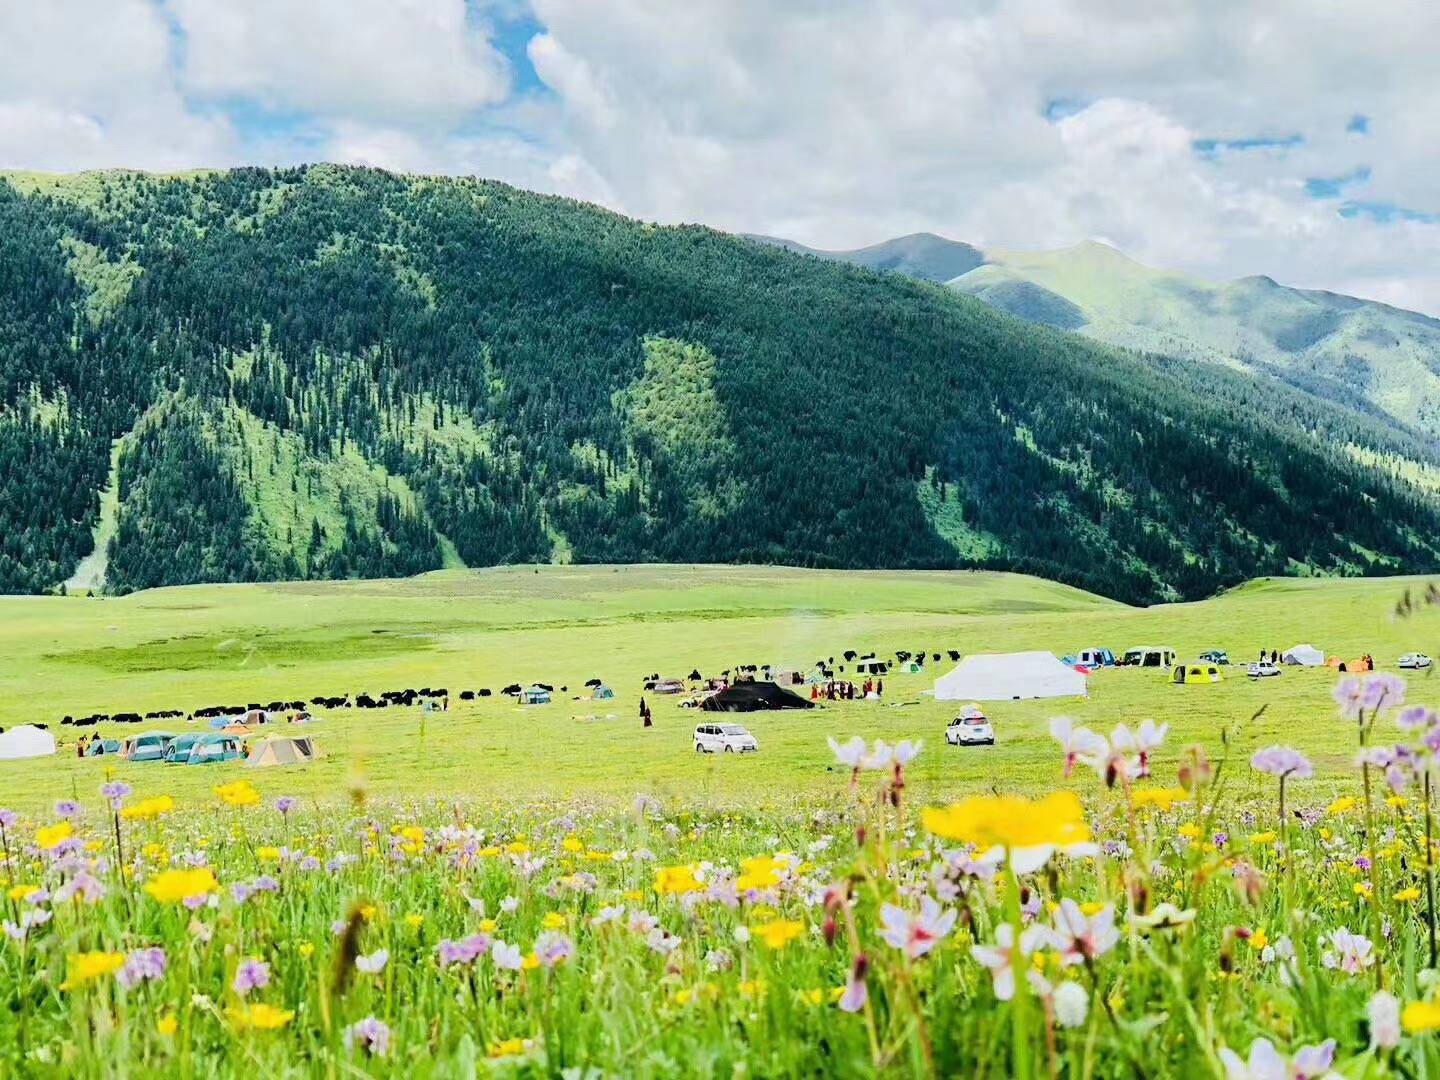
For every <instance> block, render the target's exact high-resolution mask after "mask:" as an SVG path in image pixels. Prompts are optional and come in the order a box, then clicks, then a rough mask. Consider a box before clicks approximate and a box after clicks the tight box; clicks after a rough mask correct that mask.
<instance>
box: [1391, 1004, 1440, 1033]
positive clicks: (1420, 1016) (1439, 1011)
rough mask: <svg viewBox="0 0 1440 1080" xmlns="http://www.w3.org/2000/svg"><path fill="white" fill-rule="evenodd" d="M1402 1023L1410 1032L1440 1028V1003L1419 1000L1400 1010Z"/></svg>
mask: <svg viewBox="0 0 1440 1080" xmlns="http://www.w3.org/2000/svg"><path fill="white" fill-rule="evenodd" d="M1400 1024H1401V1026H1402V1027H1403V1028H1404V1029H1405V1030H1406V1031H1409V1032H1412V1033H1413V1032H1417V1031H1434V1030H1435V1029H1436V1028H1440V1005H1437V1004H1435V1003H1434V1002H1433V1001H1424V1002H1421V1001H1417V1002H1414V1003H1413V1004H1410V1005H1406V1006H1405V1008H1404V1009H1402V1010H1401V1012H1400Z"/></svg>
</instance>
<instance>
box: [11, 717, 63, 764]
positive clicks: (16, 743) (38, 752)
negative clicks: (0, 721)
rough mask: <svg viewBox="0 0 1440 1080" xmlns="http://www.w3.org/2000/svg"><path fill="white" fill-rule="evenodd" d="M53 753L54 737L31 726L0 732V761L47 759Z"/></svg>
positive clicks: (21, 726)
mask: <svg viewBox="0 0 1440 1080" xmlns="http://www.w3.org/2000/svg"><path fill="white" fill-rule="evenodd" d="M53 753H55V736H54V735H51V734H50V733H49V732H48V731H45V730H43V729H41V728H38V727H36V726H35V725H33V724H21V725H20V726H19V727H15V728H11V729H10V730H9V731H4V732H0V761H11V760H13V759H14V758H27V757H47V756H49V755H50V754H53Z"/></svg>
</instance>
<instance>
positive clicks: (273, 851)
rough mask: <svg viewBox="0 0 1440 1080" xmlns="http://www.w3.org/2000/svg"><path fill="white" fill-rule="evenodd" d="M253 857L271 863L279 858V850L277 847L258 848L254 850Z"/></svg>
mask: <svg viewBox="0 0 1440 1080" xmlns="http://www.w3.org/2000/svg"><path fill="white" fill-rule="evenodd" d="M255 857H256V858H257V859H266V860H269V861H272V862H273V861H274V860H275V859H278V858H280V849H279V848H278V847H259V848H256V849H255Z"/></svg>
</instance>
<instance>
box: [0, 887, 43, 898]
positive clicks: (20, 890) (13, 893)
mask: <svg viewBox="0 0 1440 1080" xmlns="http://www.w3.org/2000/svg"><path fill="white" fill-rule="evenodd" d="M39 891H40V886H39V885H16V886H14V887H13V888H12V889H11V890H10V891H9V892H8V893H6V894H5V895H6V896H8V897H10V899H11V900H24V899H25V897H27V896H29V895H30V894H31V893H33V892H39Z"/></svg>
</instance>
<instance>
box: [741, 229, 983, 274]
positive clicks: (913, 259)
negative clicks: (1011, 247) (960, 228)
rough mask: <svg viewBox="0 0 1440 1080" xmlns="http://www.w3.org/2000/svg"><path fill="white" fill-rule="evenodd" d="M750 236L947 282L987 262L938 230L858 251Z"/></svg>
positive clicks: (804, 252) (821, 255) (831, 257)
mask: <svg viewBox="0 0 1440 1080" xmlns="http://www.w3.org/2000/svg"><path fill="white" fill-rule="evenodd" d="M748 238H749V239H751V240H757V241H759V242H760V243H763V244H775V245H776V246H778V247H783V248H785V249H786V250H788V251H796V252H799V253H800V254H802V255H813V256H815V257H816V258H817V259H828V260H829V261H831V262H846V263H853V264H855V265H856V266H864V267H868V268H869V269H871V270H893V271H895V272H896V273H900V274H906V275H908V276H910V277H913V278H920V279H921V280H922V281H936V282H946V281H949V280H951V279H952V278H957V277H959V276H960V275H962V274H965V273H967V272H969V271H970V270H973V269H975V267H977V266H979V265H980V264H981V263H983V262H984V261H985V256H984V255H982V254H981V253H980V251H979V250H978V249H976V248H973V247H971V246H970V245H969V244H962V243H961V242H960V241H958V240H947V239H946V238H945V237H943V236H936V235H935V234H934V233H911V234H910V235H909V236H897V237H896V238H895V239H893V240H886V241H884V242H882V243H879V244H871V245H870V246H869V247H863V248H856V249H855V250H854V251H819V250H817V249H815V248H809V247H806V246H805V245H804V244H797V243H796V242H795V241H793V240H784V239H781V238H779V237H775V236H758V235H751V236H749V237H748Z"/></svg>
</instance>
